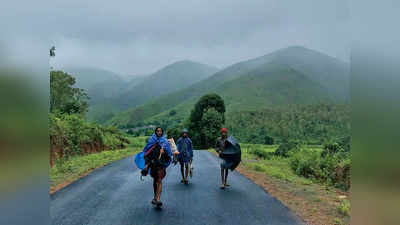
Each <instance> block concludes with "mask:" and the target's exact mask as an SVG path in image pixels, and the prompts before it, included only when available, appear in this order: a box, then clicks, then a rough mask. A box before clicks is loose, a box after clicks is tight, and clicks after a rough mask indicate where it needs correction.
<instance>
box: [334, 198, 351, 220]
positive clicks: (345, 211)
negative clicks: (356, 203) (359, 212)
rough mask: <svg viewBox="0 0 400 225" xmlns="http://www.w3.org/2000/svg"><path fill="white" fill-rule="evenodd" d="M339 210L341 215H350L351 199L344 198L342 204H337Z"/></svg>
mask: <svg viewBox="0 0 400 225" xmlns="http://www.w3.org/2000/svg"><path fill="white" fill-rule="evenodd" d="M336 209H337V211H338V213H339V214H340V215H343V216H349V215H350V201H349V200H346V199H343V200H341V201H340V205H338V206H337V208H336Z"/></svg>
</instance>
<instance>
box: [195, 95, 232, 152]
mask: <svg viewBox="0 0 400 225" xmlns="http://www.w3.org/2000/svg"><path fill="white" fill-rule="evenodd" d="M224 113H225V104H224V100H223V99H222V98H221V97H220V96H218V95H217V94H207V95H204V96H203V97H201V98H200V100H199V101H198V102H197V103H196V105H195V106H194V109H193V110H192V112H191V114H190V118H189V121H190V124H189V130H190V131H191V133H192V134H193V137H192V139H193V143H194V145H195V146H196V147H200V148H209V147H211V146H213V145H214V144H215V140H216V139H217V137H218V132H219V130H220V129H221V127H222V126H223V124H224V123H225V116H224Z"/></svg>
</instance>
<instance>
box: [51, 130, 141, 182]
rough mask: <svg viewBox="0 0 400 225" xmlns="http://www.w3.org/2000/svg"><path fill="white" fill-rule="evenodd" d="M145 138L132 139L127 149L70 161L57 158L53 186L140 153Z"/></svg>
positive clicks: (52, 171)
mask: <svg viewBox="0 0 400 225" xmlns="http://www.w3.org/2000/svg"><path fill="white" fill-rule="evenodd" d="M145 138H146V137H137V138H133V139H132V138H131V139H130V144H129V146H128V148H127V149H122V150H113V151H103V152H100V153H94V154H90V155H85V156H78V155H77V156H71V157H70V159H69V160H65V159H64V158H62V157H57V161H58V163H56V166H53V167H51V168H50V182H51V186H52V187H54V186H56V185H57V184H60V183H64V182H66V181H67V182H70V181H72V180H75V179H77V178H79V177H80V176H81V175H82V174H85V173H87V172H88V171H90V170H92V169H95V168H98V167H101V166H104V165H106V164H109V163H111V162H114V161H116V160H119V159H122V158H124V157H127V156H131V155H132V154H134V153H137V152H139V151H140V150H141V149H142V148H143V146H144V139H145Z"/></svg>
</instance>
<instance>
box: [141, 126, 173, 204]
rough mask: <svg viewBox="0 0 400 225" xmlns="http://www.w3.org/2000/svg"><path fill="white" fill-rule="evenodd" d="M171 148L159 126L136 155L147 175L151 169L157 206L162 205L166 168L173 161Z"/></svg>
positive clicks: (154, 199)
mask: <svg viewBox="0 0 400 225" xmlns="http://www.w3.org/2000/svg"><path fill="white" fill-rule="evenodd" d="M171 156H172V152H171V148H170V145H169V143H168V140H167V138H166V137H165V136H164V131H163V129H162V128H161V127H157V128H156V129H155V131H154V134H153V135H152V136H151V137H150V138H149V139H148V140H147V144H146V146H145V147H144V149H143V151H142V152H141V153H139V154H137V155H136V158H135V163H136V165H137V166H138V167H139V168H140V169H142V171H141V173H142V175H143V176H146V175H147V174H148V172H149V170H150V176H151V177H152V178H153V191H154V198H153V199H152V201H151V203H152V204H154V205H156V206H157V207H161V206H162V202H161V200H160V198H161V192H162V180H163V179H164V177H165V176H166V174H167V171H166V168H167V167H168V166H169V165H170V163H171Z"/></svg>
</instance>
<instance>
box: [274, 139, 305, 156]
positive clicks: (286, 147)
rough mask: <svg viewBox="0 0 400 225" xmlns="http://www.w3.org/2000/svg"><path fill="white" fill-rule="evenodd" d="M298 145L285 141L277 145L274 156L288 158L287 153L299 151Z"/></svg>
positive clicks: (294, 142)
mask: <svg viewBox="0 0 400 225" xmlns="http://www.w3.org/2000/svg"><path fill="white" fill-rule="evenodd" d="M300 146H301V145H300V143H299V142H298V141H287V142H285V143H282V144H280V145H279V147H278V149H276V151H275V155H277V156H282V157H289V152H291V151H298V150H299V149H300Z"/></svg>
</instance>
